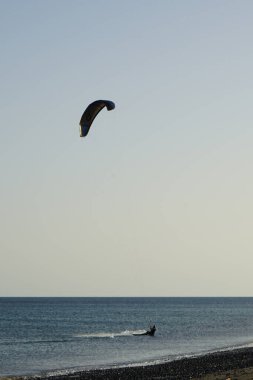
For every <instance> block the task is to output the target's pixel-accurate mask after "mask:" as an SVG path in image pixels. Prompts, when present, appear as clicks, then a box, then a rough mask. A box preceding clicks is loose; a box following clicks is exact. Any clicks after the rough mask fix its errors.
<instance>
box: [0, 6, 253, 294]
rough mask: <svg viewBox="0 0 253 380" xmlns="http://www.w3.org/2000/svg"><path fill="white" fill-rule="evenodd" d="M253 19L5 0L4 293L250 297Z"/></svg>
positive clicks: (211, 10) (237, 13)
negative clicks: (96, 107)
mask: <svg viewBox="0 0 253 380" xmlns="http://www.w3.org/2000/svg"><path fill="white" fill-rule="evenodd" d="M252 13H253V2H252V1H249V0H242V1H238V0H224V1H218V0H212V1H211V0H206V1H205V2H203V1H201V0H190V1H189V0H180V1H175V0H170V1H162V0H147V1H144V0H139V1H133V0H131V1H129V2H119V1H116V0H109V1H107V2H106V3H103V2H100V1H93V2H90V1H88V0H87V1H86V0H83V1H81V0H75V1H70V0H61V1H60V0H55V1H53V2H52V1H49V0H43V1H41V0H37V1H31V0H24V1H22V2H20V1H18V0H12V1H8V0H0V19H1V23H0V28H1V61H0V68H1V71H0V72H1V74H0V77H1V82H0V83H1V89H2V91H1V94H0V107H1V109H0V124H1V128H0V170H1V187H0V202H1V219H0V223H1V224H0V228H1V235H0V296H51V295H52V296H57V297H58V296H91V297H93V296H123V297H124V296H166V297H167V296H168V297H169V296H176V297H178V296H251V295H252V290H251V289H252V281H251V268H252V266H253V258H252V252H253V237H252V215H253V201H252V193H253V181H252V174H251V173H252V163H253V149H252V142H253V129H252V104H251V103H252V85H253V71H252V67H253V52H252V47H251V45H252V35H253V24H252ZM96 99H109V100H112V101H113V102H115V104H116V108H115V110H113V111H111V112H107V111H106V110H103V111H102V112H101V113H100V114H99V115H98V117H97V119H96V120H95V122H94V124H93V126H92V127H91V130H90V132H89V134H88V136H87V137H86V138H83V139H81V138H80V137H79V125H78V124H79V120H80V117H81V115H82V113H83V111H84V109H85V108H86V107H87V105H88V104H89V103H90V102H92V101H94V100H96Z"/></svg>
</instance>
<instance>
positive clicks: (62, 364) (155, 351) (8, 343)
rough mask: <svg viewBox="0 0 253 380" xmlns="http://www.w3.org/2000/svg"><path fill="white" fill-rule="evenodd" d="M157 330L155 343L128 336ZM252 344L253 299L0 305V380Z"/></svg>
mask: <svg viewBox="0 0 253 380" xmlns="http://www.w3.org/2000/svg"><path fill="white" fill-rule="evenodd" d="M150 323H155V324H156V325H157V328H158V330H157V333H156V336H155V337H153V338H152V337H149V336H141V337H136V336H133V335H132V334H133V333H134V332H138V331H142V330H143V329H146V328H148V325H149V324H150ZM251 344H253V298H0V376H7V375H8V376H9V375H24V374H37V375H42V374H45V373H47V374H48V373H52V372H60V373H65V372H72V371H79V370H82V369H88V368H101V367H112V366H120V365H134V364H138V363H142V364H143V363H154V362H160V361H163V360H173V359H176V358H179V357H184V356H189V355H198V354H202V353H206V352H210V351H216V350H221V349H232V348H235V347H239V346H249V345H251Z"/></svg>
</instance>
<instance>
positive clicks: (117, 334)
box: [74, 330, 146, 338]
mask: <svg viewBox="0 0 253 380" xmlns="http://www.w3.org/2000/svg"><path fill="white" fill-rule="evenodd" d="M145 331H146V330H125V331H120V332H94V333H80V334H76V335H74V337H75V338H115V337H120V336H123V337H124V336H126V337H127V336H133V334H142V333H144V332H145Z"/></svg>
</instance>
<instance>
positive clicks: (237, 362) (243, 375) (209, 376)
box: [1, 348, 253, 380]
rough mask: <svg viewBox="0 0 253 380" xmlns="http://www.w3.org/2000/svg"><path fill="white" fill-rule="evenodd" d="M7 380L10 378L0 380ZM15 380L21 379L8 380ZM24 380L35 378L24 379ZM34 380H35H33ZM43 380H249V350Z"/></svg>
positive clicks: (252, 368) (252, 363) (252, 355)
mask: <svg viewBox="0 0 253 380" xmlns="http://www.w3.org/2000/svg"><path fill="white" fill-rule="evenodd" d="M1 379H2V380H3V379H5V380H6V379H10V378H7V377H5V378H1ZM12 379H15V380H21V379H24V377H23V378H22V377H15V378H12ZM25 379H26V380H35V379H36V378H32V377H25ZM37 379H38V378H37ZM41 379H43V380H100V379H101V380H105V379H107V380H134V379H140V380H142V379H143V380H144V379H150V380H151V379H153V380H158V379H171V380H172V379H173V380H175V379H181V380H184V379H185V380H186V379H191V380H197V379H204V380H252V379H253V348H243V349H237V350H233V351H223V352H216V353H212V354H207V355H204V356H199V357H193V358H187V359H181V360H177V361H173V362H168V363H164V364H157V365H151V366H140V367H126V368H113V369H103V370H90V371H82V372H76V373H74V374H69V375H62V376H51V377H49V378H46V377H42V378H41Z"/></svg>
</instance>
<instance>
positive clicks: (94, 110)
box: [79, 100, 115, 137]
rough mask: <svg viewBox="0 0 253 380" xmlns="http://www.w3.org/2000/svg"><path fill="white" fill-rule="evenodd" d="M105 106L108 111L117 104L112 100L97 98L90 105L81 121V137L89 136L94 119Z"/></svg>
mask: <svg viewBox="0 0 253 380" xmlns="http://www.w3.org/2000/svg"><path fill="white" fill-rule="evenodd" d="M104 107H106V108H107V110H108V111H111V110H113V109H114V108H115V104H114V103H113V102H112V101H110V100H96V101H95V102H93V103H91V104H89V105H88V107H87V108H86V110H85V111H84V113H83V115H82V117H81V120H80V123H79V124H80V137H85V136H87V134H88V132H89V130H90V127H91V124H92V123H93V120H94V119H95V117H96V116H97V114H98V113H99V112H100V111H101V110H102V109H103V108H104Z"/></svg>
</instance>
